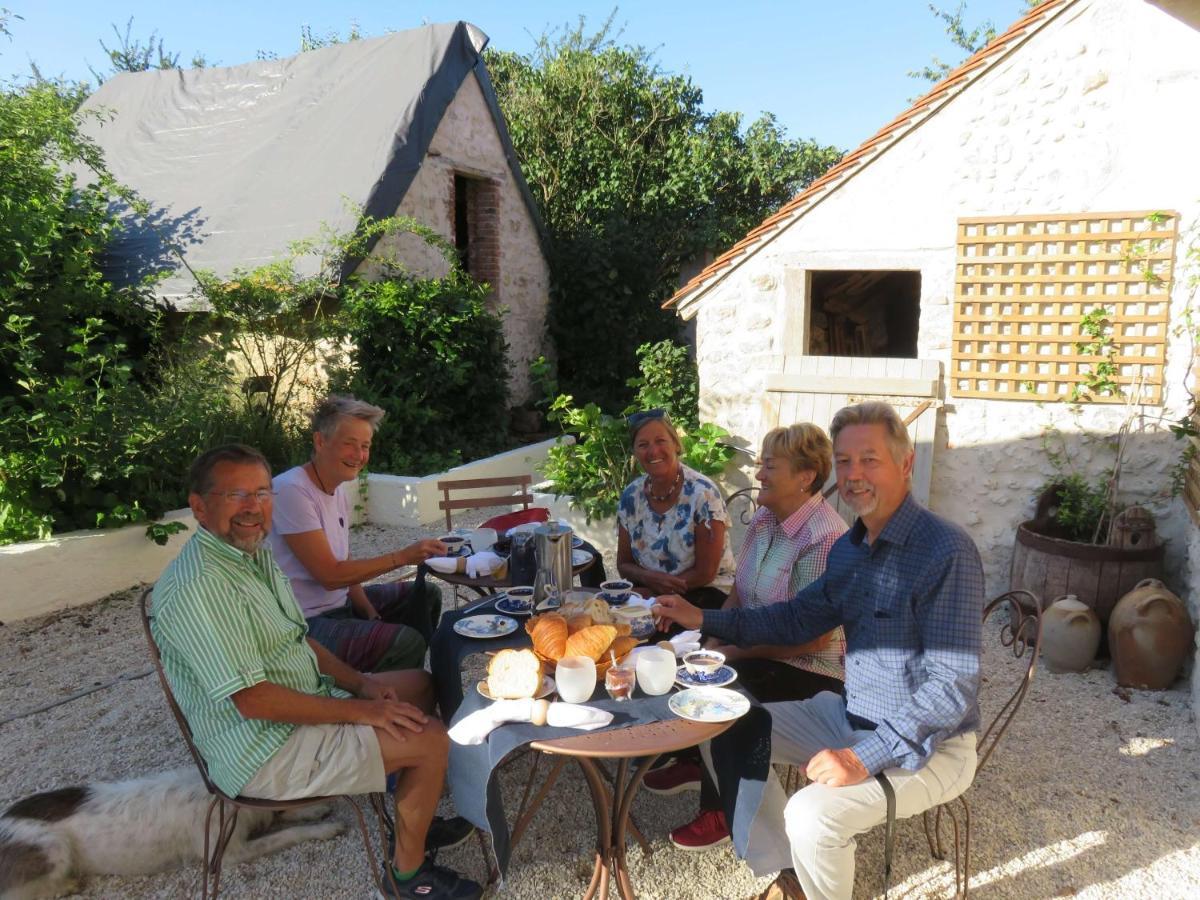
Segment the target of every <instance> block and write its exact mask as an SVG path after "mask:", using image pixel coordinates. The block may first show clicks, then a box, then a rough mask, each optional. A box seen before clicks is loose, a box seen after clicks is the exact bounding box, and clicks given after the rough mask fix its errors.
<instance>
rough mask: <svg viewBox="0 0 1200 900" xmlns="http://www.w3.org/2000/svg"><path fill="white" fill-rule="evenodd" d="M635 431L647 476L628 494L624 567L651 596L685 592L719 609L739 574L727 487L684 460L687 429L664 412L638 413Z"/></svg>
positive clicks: (621, 526) (621, 534)
mask: <svg viewBox="0 0 1200 900" xmlns="http://www.w3.org/2000/svg"><path fill="white" fill-rule="evenodd" d="M629 432H630V438H631V440H632V443H633V455H634V457H635V458H636V459H637V461H638V465H640V466H641V468H642V471H643V472H645V473H646V474H645V476H643V477H641V478H638V479H636V480H634V481H633V482H631V483H630V485H629V486H628V487H626V488H625V491H624V492H623V493H622V494H621V505H620V508H619V509H618V510H617V523H618V544H617V571H618V572H620V573H621V577H622V578H626V579H628V580H630V581H632V582H633V583H634V584H635V585H636V586H637V587H638V588H639V589H640V590H641V591H642V592H643V593H646V594H648V595H650V594H681V595H683V596H684V597H686V598H687V599H688V601H689V602H691V603H693V604H694V605H696V606H700V607H702V608H705V609H717V608H719V607H720V606H721V604H722V603H724V602H725V598H726V596H727V595H728V594H729V589H730V588H731V587H732V586H733V574H734V563H733V553H732V552H731V551H730V548H729V513H728V512H726V510H725V501H724V500H722V499H721V492H720V491H719V490H717V487H716V485H714V484H713V483H712V482H711V481H709V480H708V479H707V478H705V477H704V476H703V475H701V474H700V473H699V472H696V471H694V470H692V469H689V468H688V467H687V466H685V465H684V464H683V463H682V462H680V460H679V454H680V453H681V452H682V450H683V447H682V445H681V444H680V442H679V434H678V432H676V430H675V427H674V426H673V425H672V424H671V420H670V418H669V417H668V416H667V414H666V413H665V412H664V411H662V410H659V409H656V410H650V411H648V412H644V413H636V414H634V415H632V416H630V417H629Z"/></svg>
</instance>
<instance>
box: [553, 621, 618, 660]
mask: <svg viewBox="0 0 1200 900" xmlns="http://www.w3.org/2000/svg"><path fill="white" fill-rule="evenodd" d="M616 636H617V629H615V628H613V627H612V626H611V625H590V626H588V627H587V628H585V629H583V631H577V632H576V633H575V634H573V635H571V636H570V637H569V638H567V646H566V651H565V652H564V653H563V656H589V657H591V658H592V659H599V658H600V657H601V656H603V655H604V653H605V651H607V650H608V647H609V645H610V644H611V643H612V642H613V638H615V637H616ZM560 658H561V657H560Z"/></svg>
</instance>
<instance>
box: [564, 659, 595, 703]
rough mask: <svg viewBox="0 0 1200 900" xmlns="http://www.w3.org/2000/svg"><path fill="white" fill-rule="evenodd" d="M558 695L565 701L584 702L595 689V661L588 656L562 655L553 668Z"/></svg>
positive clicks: (590, 696)
mask: <svg viewBox="0 0 1200 900" xmlns="http://www.w3.org/2000/svg"><path fill="white" fill-rule="evenodd" d="M554 683H555V684H556V685H558V696H559V697H561V698H562V700H563V702H565V703H584V702H585V701H587V700H590V699H591V698H592V692H593V691H595V690H596V663H595V661H594V660H593V659H592V658H591V657H588V656H564V657H563V658H562V659H560V660H559V661H558V667H557V668H556V669H555V670H554Z"/></svg>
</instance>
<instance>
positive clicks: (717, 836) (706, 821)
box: [671, 809, 729, 852]
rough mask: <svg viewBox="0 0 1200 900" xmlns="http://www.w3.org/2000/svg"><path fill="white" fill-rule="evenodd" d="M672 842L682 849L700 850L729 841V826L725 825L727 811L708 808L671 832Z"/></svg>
mask: <svg viewBox="0 0 1200 900" xmlns="http://www.w3.org/2000/svg"><path fill="white" fill-rule="evenodd" d="M671 843H672V844H674V845H675V846H676V847H678V848H679V849H680V850H690V851H693V852H700V851H703V850H711V849H712V848H713V847H720V846H721V845H722V844H728V843H729V828H728V827H726V825H725V813H723V812H721V811H720V810H719V809H706V810H704V811H703V812H701V813H700V815H698V816H696V818H695V819H693V820H692V821H691V822H688V823H687V824H686V825H680V826H679V827H678V828H676V829H675V830H674V831H672V832H671Z"/></svg>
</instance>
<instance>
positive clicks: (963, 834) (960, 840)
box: [922, 590, 1042, 900]
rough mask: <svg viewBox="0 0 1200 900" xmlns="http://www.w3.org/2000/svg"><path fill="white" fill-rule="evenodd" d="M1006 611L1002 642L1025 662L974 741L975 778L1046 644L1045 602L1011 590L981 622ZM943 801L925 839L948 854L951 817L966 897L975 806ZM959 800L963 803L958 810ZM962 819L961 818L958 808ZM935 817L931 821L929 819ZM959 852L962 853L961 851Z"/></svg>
mask: <svg viewBox="0 0 1200 900" xmlns="http://www.w3.org/2000/svg"><path fill="white" fill-rule="evenodd" d="M1001 610H1004V611H1006V612H1007V613H1008V620H1007V621H1006V622H1004V624H1003V625H1002V626H1001V627H1000V634H999V637H1000V643H1001V644H1002V645H1003V646H1004V647H1006V648H1007V649H1008V650H1009V651H1010V652H1011V653H1012V655H1013V658H1014V660H1016V661H1018V662H1020V663H1021V664H1022V665H1023V666H1024V671H1023V672H1022V673H1021V675H1020V678H1019V680H1018V681H1017V683H1016V687H1015V689H1014V690H1013V692H1012V694H1011V695H1010V696H1008V698H1007V700H1006V702H1005V703H1004V705H1003V706H1001V707H1000V710H999V711H998V712H997V713H996V714H995V715H994V716H993V717H992V718H991V719H990V720H989V721H988V723H987V727H986V728H985V729H984V730H983V731H982V732H981V733H980V735H979V742H978V744H977V745H976V754H977V759H978V761H977V763H976V766H975V778H976V779H978V778H979V773H980V772H982V771H983V768H984V766H986V765H987V762H988V760H990V759H991V758H992V754H993V753H994V752H995V750H996V747H997V745H998V744H999V743H1000V739H1001V738H1003V737H1004V734H1005V732H1007V731H1008V728H1009V726H1010V725H1011V724H1012V722H1013V719H1015V718H1016V716H1017V713H1018V712H1019V711H1020V709H1021V705H1022V704H1023V703H1024V701H1025V696H1026V694H1027V693H1028V692H1029V687H1030V685H1031V684H1033V677H1034V675H1035V674H1036V672H1037V664H1038V653H1039V651H1040V650H1041V644H1042V601H1041V598H1039V597H1038V596H1037V595H1036V594H1033V593H1032V592H1030V591H1024V590H1016V591H1008V592H1006V593H1004V594H1001V595H1000V596H999V597H996V598H995V599H994V600H992V601H990V602H989V603H988V604H987V606H986V607H984V610H983V622H984V624H985V625H986V623H987V622H988V620H989V619H991V618H992V617H993V616H994V615H997V614H999V613H1000V611H1001ZM984 637H985V638H986V637H987V632H986V631H985V632H984ZM969 791H970V788H968V789H967V791H966V792H964V793H963V795H962V796H959V797H957V798H956V799H954V800H951V801H950V802H948V803H943V804H941V805H940V806H938V807H937V808H936V809H933V810H929V811H927V812H925V813H924V814H923V815H922V824H923V825H924V827H925V838H926V841H927V842H928V844H929V853H930V855H932V856H933V857H934V858H935V859H939V860H942V859H945V858H946V848H945V845H944V844H943V842H942V816H943V814H945V816H946V817H947V818H949V819H950V821H951V824H952V827H953V834H954V889H955V895H956V896H961V897H963V898H964V900H965V898H966V897H967V894H968V891H969V890H970V878H971V807H970V805H969V804H968V803H967V799H966V794H967V793H969ZM955 804H957V805H958V807H959V808H960V809H959V810H956V809H955ZM960 811H961V814H962V822H961V823H960V822H959V812H960ZM931 819H932V825H931V821H930V820H931ZM960 851H961V852H960Z"/></svg>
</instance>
